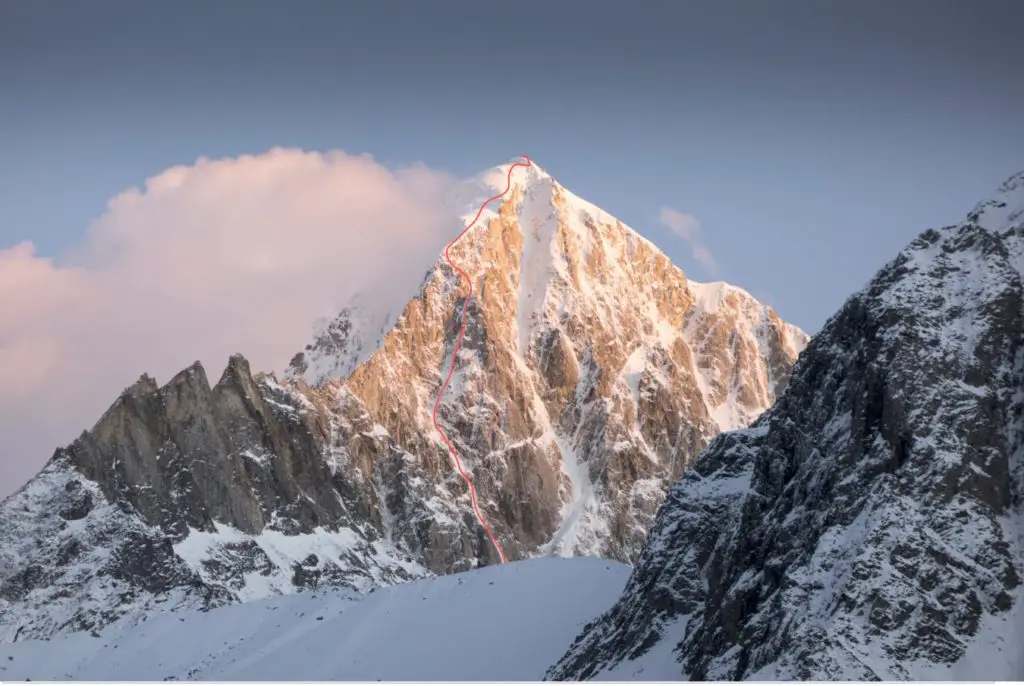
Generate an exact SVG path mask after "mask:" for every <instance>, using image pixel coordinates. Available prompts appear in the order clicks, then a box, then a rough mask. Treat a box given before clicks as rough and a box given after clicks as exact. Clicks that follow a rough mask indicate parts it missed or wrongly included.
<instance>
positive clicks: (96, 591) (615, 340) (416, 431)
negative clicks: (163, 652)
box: [0, 167, 807, 641]
mask: <svg viewBox="0 0 1024 686" xmlns="http://www.w3.org/2000/svg"><path fill="white" fill-rule="evenodd" d="M506 171H507V167H499V168H497V169H496V170H492V172H490V173H487V174H484V175H483V176H481V177H480V178H479V179H477V180H476V181H475V182H474V183H473V184H470V190H471V191H472V193H470V195H473V196H474V198H475V197H477V196H479V197H480V199H482V198H486V197H489V196H490V195H493V194H494V190H493V188H494V187H495V186H500V188H499V190H501V189H503V188H504V183H505V178H506ZM516 173H518V174H521V176H518V177H517V176H515V175H514V176H513V181H514V184H513V189H512V191H511V193H510V195H509V196H508V197H507V200H506V201H505V202H504V203H503V204H502V205H501V206H500V207H499V208H497V210H496V211H494V212H491V213H490V214H489V215H485V220H484V222H482V223H481V224H480V225H478V226H477V227H476V228H474V229H473V230H471V231H470V232H469V233H467V234H466V236H465V237H464V238H462V239H461V240H460V241H459V243H458V244H457V245H456V246H455V247H454V248H453V249H452V251H451V255H452V259H453V261H455V263H456V264H458V265H459V266H460V268H461V269H463V270H464V271H465V272H466V273H468V274H470V275H471V276H472V277H473V278H474V297H473V298H472V299H469V300H468V310H467V329H466V335H465V338H464V340H463V347H462V349H461V351H460V353H459V359H458V360H456V361H455V367H456V373H455V377H454V378H453V381H452V384H451V386H450V388H449V390H448V391H447V393H446V394H445V397H444V398H443V402H442V404H441V409H440V412H439V421H440V422H441V423H442V425H443V426H444V427H445V428H446V433H447V434H448V436H449V437H450V438H451V439H452V441H453V444H454V445H455V447H456V449H457V450H458V452H459V454H460V456H461V458H462V460H463V462H464V466H465V467H466V468H467V470H468V471H469V472H471V474H472V478H473V481H474V485H475V487H476V490H477V493H478V497H479V500H480V506H481V509H482V510H483V512H484V516H485V518H486V519H487V521H488V523H489V525H490V526H491V528H492V530H494V532H495V534H496V535H497V536H498V538H499V540H500V542H501V545H502V547H503V548H504V550H505V552H506V554H508V556H509V558H510V559H518V558H524V557H529V556H536V555H548V554H557V555H576V554H595V555H602V556H605V557H612V558H615V559H618V560H622V561H625V562H632V561H633V560H634V559H635V558H636V556H637V555H638V554H639V551H640V550H641V548H642V546H643V543H644V541H645V538H646V535H647V532H648V529H649V527H650V525H651V523H652V521H653V519H654V515H655V513H656V511H657V509H658V506H659V505H660V504H661V502H662V500H663V499H664V497H665V492H666V489H667V486H668V484H669V483H671V482H672V481H674V480H675V479H677V478H678V477H679V475H680V474H682V473H683V472H684V471H685V470H686V468H687V467H688V466H689V465H690V463H691V462H692V460H693V458H694V456H695V455H697V454H698V453H699V452H700V451H701V450H702V449H703V448H704V447H705V446H706V445H707V443H708V441H710V440H711V439H712V438H713V437H714V436H715V435H716V434H718V433H719V431H721V430H723V429H734V428H738V427H741V426H745V425H747V424H748V423H749V422H750V421H752V420H753V419H754V418H755V417H757V416H758V415H759V414H760V413H761V412H762V411H763V410H764V409H765V408H766V407H768V406H769V405H770V404H771V403H772V402H773V401H774V399H775V397H776V395H777V394H778V393H780V392H781V391H782V390H783V389H784V388H785V387H786V384H787V382H788V379H789V374H790V370H791V367H792V364H793V362H794V360H795V359H796V357H797V354H798V353H799V351H800V350H801V349H802V348H803V347H804V346H805V344H806V342H807V337H806V335H805V334H803V333H802V332H801V331H799V330H798V329H796V328H794V327H792V326H790V325H788V324H786V323H784V322H782V321H781V320H780V319H779V318H778V316H777V315H776V314H775V313H774V312H773V311H772V310H771V309H770V308H767V307H765V306H763V305H761V304H759V303H758V302H757V301H756V300H754V299H753V298H752V297H751V296H750V295H748V294H747V293H746V292H744V291H742V290H741V289H738V288H736V287H733V286H730V285H728V284H724V283H718V284H697V283H694V282H691V281H689V280H687V279H686V277H685V276H684V274H683V273H682V271H680V270H679V269H678V268H676V267H675V266H673V265H672V264H671V262H670V261H669V260H668V258H666V257H665V256H664V255H663V254H662V253H661V252H660V251H659V250H658V249H657V248H655V247H654V246H653V245H652V244H650V243H649V242H647V241H646V240H644V239H643V238H641V237H640V236H639V235H637V234H636V233H635V232H633V231H632V230H631V229H629V228H628V227H625V226H623V225H622V224H621V223H619V222H618V221H617V220H615V219H614V218H612V217H610V216H609V215H607V214H605V213H604V212H602V211H601V210H599V209H598V208H596V207H594V206H593V205H590V204H589V203H586V202H585V201H583V200H581V199H579V198H577V197H576V196H574V195H572V194H571V193H569V192H568V191H567V190H565V189H564V188H562V187H561V186H560V185H558V184H557V183H556V182H555V181H554V180H553V179H552V178H551V177H550V176H548V175H547V174H546V173H545V172H543V171H542V170H540V169H539V168H537V167H534V168H532V169H530V170H529V171H528V172H526V171H524V170H516ZM478 202H479V201H478V200H474V203H469V204H471V205H472V204H476V203H478ZM474 211H475V207H474ZM474 213H475V212H474ZM468 293H469V289H468V283H467V282H466V281H465V280H464V279H460V278H459V277H457V275H456V274H455V273H454V272H453V271H452V270H451V268H450V267H449V266H448V265H447V263H446V262H445V261H444V260H443V259H439V260H438V262H437V263H436V264H435V265H434V266H433V268H432V269H431V270H430V271H429V272H428V273H427V274H426V277H425V278H424V280H423V281H422V284H421V287H420V289H419V291H418V292H417V293H413V294H410V297H409V299H408V300H407V301H406V302H401V303H380V302H376V301H374V299H373V298H372V297H367V296H363V297H361V298H357V299H356V300H355V301H353V303H351V304H350V305H349V306H348V307H346V308H345V309H344V310H343V311H342V312H341V313H340V314H339V315H338V317H337V318H335V319H334V320H332V321H328V322H322V323H321V324H320V326H319V327H318V330H317V332H316V334H315V336H314V341H313V342H312V343H311V344H310V345H309V346H307V349H306V350H305V351H303V352H301V353H299V354H298V355H296V356H295V357H294V358H293V360H292V362H291V364H290V366H289V369H288V372H287V374H286V378H284V379H282V380H278V379H276V378H275V377H273V376H265V375H255V376H254V375H252V374H251V372H250V370H249V367H248V364H247V363H246V361H245V360H244V359H243V358H242V357H240V356H235V357H232V359H231V360H230V362H229V364H228V367H227V369H226V371H225V372H224V374H223V376H222V377H221V379H220V380H219V381H218V382H217V383H216V384H214V385H213V386H212V387H211V386H210V384H209V382H208V380H207V378H206V375H205V372H204V370H203V368H202V367H201V366H200V365H199V364H198V363H197V364H195V365H193V366H192V367H189V368H188V369H186V370H185V371H183V372H182V373H180V374H179V375H177V376H176V377H175V378H174V379H172V380H171V381H170V382H169V383H168V384H166V385H165V386H163V387H159V388H158V387H157V384H156V383H155V382H154V381H153V380H152V379H149V378H148V377H143V378H142V379H140V380H139V382H137V383H136V384H135V385H134V386H132V387H131V388H129V389H127V390H126V391H125V392H124V393H123V394H122V396H121V397H120V398H119V399H118V401H117V402H116V403H115V404H114V405H113V407H111V409H110V410H108V412H107V413H106V414H105V415H104V416H103V418H102V419H101V420H100V421H99V422H98V423H97V425H96V426H95V427H94V428H93V429H92V430H91V431H89V432H87V433H84V434H83V435H82V436H81V437H80V438H79V439H78V440H77V441H76V442H75V443H74V444H72V445H71V446H69V447H67V448H65V449H61V450H58V451H57V453H56V454H55V455H54V457H53V459H52V460H51V462H50V463H49V464H48V465H47V467H46V468H45V469H44V470H43V472H42V473H41V474H40V475H39V476H37V477H36V478H35V479H34V480H33V481H32V482H30V483H29V484H28V485H27V486H26V487H25V488H24V489H22V490H21V491H19V492H18V493H17V494H15V495H14V496H12V497H11V498H10V499H8V500H7V501H5V502H4V503H2V504H0V641H2V640H5V639H6V640H12V639H13V638H15V637H16V636H17V637H24V638H27V637H46V636H50V635H52V634H54V633H57V632H60V631H71V630H83V629H95V628H99V627H101V626H103V625H105V624H108V623H110V622H112V621H118V620H120V619H121V618H125V619H124V621H134V620H132V619H131V618H133V617H134V618H136V619H138V618H140V617H144V616H146V614H147V613H148V612H150V611H152V610H153V609H154V608H155V607H156V606H163V607H178V606H189V607H192V606H196V607H211V606H214V605H218V604H223V603H229V602H236V601H239V600H246V599H251V598H255V597H260V596H264V595H267V594H272V593H281V592H289V591H291V590H294V589H296V588H305V587H310V586H315V585H316V584H320V583H330V584H335V585H346V586H349V587H351V588H354V589H356V590H366V589H368V588H371V587H373V586H375V585H380V584H389V583H395V582H397V581H401V580H404V579H409V578H413V577H417V576H423V575H429V574H433V573H447V572H453V571H460V570H464V569H468V568H471V567H474V566H478V565H483V564H492V563H495V562H497V561H498V556H497V552H496V551H495V550H494V548H493V546H492V544H491V543H490V541H489V539H488V538H487V536H486V534H485V533H484V532H483V530H482V528H481V527H480V526H479V525H478V524H477V522H476V519H475V517H474V516H473V515H472V511H471V508H470V504H469V500H468V492H467V488H466V486H465V484H464V482H463V481H462V479H461V478H460V477H459V476H458V475H457V474H456V473H455V471H454V470H453V467H452V465H451V463H450V458H449V456H448V455H447V452H446V450H445V449H444V446H443V444H442V443H441V442H440V440H439V437H438V436H437V433H436V431H435V430H434V427H433V424H432V421H431V411H432V409H433V405H434V399H435V396H436V394H437V392H438V390H439V388H440V385H441V382H442V380H443V374H444V373H446V372H447V370H448V369H449V368H450V366H451V364H452V349H453V345H454V342H455V338H456V334H457V332H458V328H459V323H460V321H461V315H462V309H463V307H464V306H466V305H467V295H468ZM101 579H102V581H99V580H101Z"/></svg>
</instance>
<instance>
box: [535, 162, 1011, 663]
mask: <svg viewBox="0 0 1024 686" xmlns="http://www.w3.org/2000/svg"><path fill="white" fill-rule="evenodd" d="M1022 220H1024V173H1021V174H1018V175H1016V176H1014V177H1013V178H1011V179H1010V180H1008V181H1007V182H1006V183H1004V184H1003V185H1002V186H1001V187H1000V188H999V189H998V192H997V194H996V196H995V197H994V198H993V199H991V200H988V201H986V202H983V203H981V204H979V205H978V207H977V208H976V209H975V210H974V211H973V212H971V213H970V214H969V215H968V218H967V220H966V221H965V222H963V223H961V224H959V225H956V226H951V227H947V228H944V229H941V230H930V231H926V232H925V233H923V234H921V236H919V237H918V238H917V239H916V240H915V241H913V242H912V243H911V244H910V245H909V246H908V247H907V248H906V249H905V250H903V251H902V252H901V253H900V254H899V255H898V256H897V257H896V259H894V260H893V261H892V262H890V263H889V264H888V265H886V266H885V267H884V268H883V269H882V270H881V271H880V272H879V273H878V274H877V275H876V276H875V278H874V279H873V280H872V281H871V282H870V284H869V285H868V286H867V287H866V288H864V289H863V290H862V291H860V292H859V293H857V294H855V295H854V296H852V297H851V298H850V299H849V300H848V301H847V302H846V304H845V305H844V307H843V308H842V309H841V310H840V311H839V312H838V313H837V314H836V315H835V316H834V317H832V319H830V320H829V322H828V323H827V324H826V325H825V327H824V328H823V329H822V331H821V332H820V333H819V334H817V335H816V336H815V338H814V340H812V341H811V343H810V345H809V346H808V348H807V349H806V350H805V351H804V353H803V354H802V355H801V357H800V360H799V362H798V363H797V365H796V368H795V370H794V372H793V377H792V379H791V381H790V384H789V387H788V388H787V390H786V391H785V393H784V394H783V395H782V396H781V397H780V399H779V400H778V401H777V403H776V404H775V405H774V406H773V407H772V408H771V409H770V410H769V411H767V412H766V413H764V414H763V415H762V416H761V417H760V418H759V419H758V420H757V421H756V422H755V423H754V425H753V426H751V427H750V428H747V429H745V430H740V431H735V432H731V433H725V434H721V435H719V436H718V437H717V438H716V439H715V440H714V441H713V442H712V443H711V445H710V446H709V447H708V449H707V450H706V451H705V453H704V454H703V455H701V457H700V459H699V460H697V462H696V464H695V465H694V466H693V467H692V468H691V469H690V470H689V471H688V472H687V473H686V474H685V475H684V476H683V477H682V479H681V480H680V481H679V482H678V483H676V484H675V485H674V486H673V487H672V489H671V492H670V494H669V496H668V498H667V500H666V502H665V504H664V506H663V507H662V509H661V511H660V512H659V514H658V518H657V521H656V523H655V525H654V527H653V529H652V530H651V533H650V537H649V540H648V543H647V547H646V549H645V550H644V552H643V554H642V555H641V557H640V559H639V561H638V563H637V565H636V567H635V569H634V571H633V574H632V576H631V578H630V581H629V583H628V585H627V588H626V590H625V591H624V593H623V595H622V596H621V598H620V599H619V600H618V601H617V602H616V604H615V605H614V607H613V608H611V609H610V610H609V611H608V612H607V613H606V614H604V615H603V616H602V617H600V618H599V619H597V620H595V621H594V622H592V623H591V624H590V625H588V627H587V628H586V629H585V630H584V632H583V633H582V634H581V635H580V636H579V637H578V638H577V640H576V641H575V643H574V644H573V646H572V647H571V648H570V650H569V651H568V653H567V654H566V655H565V656H564V657H563V658H562V659H561V660H560V661H559V662H558V663H557V664H556V665H555V666H554V667H553V668H552V669H551V670H550V672H549V674H548V677H549V678H552V679H578V678H620V679H666V678H676V679H678V678H689V679H731V680H739V679H747V678H752V679H759V680H765V679H767V680H775V679H816V680H824V679H884V680H892V679H908V678H912V679H968V680H976V681H988V680H1022V679H1024V650H1022V649H1021V636H1022V635H1024V603H1022V598H1021V581H1022V579H1024V275H1022V272H1024V221H1022Z"/></svg>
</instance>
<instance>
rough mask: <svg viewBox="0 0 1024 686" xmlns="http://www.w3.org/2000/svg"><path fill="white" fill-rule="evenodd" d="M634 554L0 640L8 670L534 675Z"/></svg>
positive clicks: (621, 577) (1, 671)
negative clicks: (93, 631)
mask: <svg viewBox="0 0 1024 686" xmlns="http://www.w3.org/2000/svg"><path fill="white" fill-rule="evenodd" d="M628 576H629V568H628V567H626V566H625V565H622V564H619V563H617V562H610V561H605V560H599V559H597V558H570V559H560V558H538V559H533V560H528V561H524V562H514V563H510V564H507V565H502V566H498V567H486V568H483V569H479V570H475V571H471V572H466V573H463V574H454V575H450V576H446V577H441V578H437V579H430V580H420V581H414V582H410V583H405V584H399V585H397V586H393V587H391V588H387V589H384V590H381V591H377V592H375V593H373V594H369V595H365V596H359V595H356V594H354V593H353V592H352V591H345V590H341V589H336V588H335V589H329V590H321V591H319V592H305V593H299V594H294V595H289V596H279V597H276V598H270V599H264V600H260V601H255V602H251V603H242V604H240V605H232V606H229V607H223V608H219V609H216V610H212V611H209V612H205V613H202V612H189V613H182V614H167V615H164V616H161V617H157V618H155V619H151V620H149V621H147V622H145V623H144V624H142V625H141V626H127V625H125V626H121V625H113V626H110V627H108V628H107V629H106V630H105V631H103V632H102V633H101V634H100V637H99V638H94V637H92V636H89V635H87V634H74V635H70V636H65V637H62V638H59V639H54V640H52V641H26V642H21V643H13V644H6V645H3V646H2V647H0V680H2V681H8V680H19V681H21V680H24V679H32V680H33V681H38V680H47V679H87V680H133V681H147V680H162V679H167V678H169V677H173V678H177V679H188V678H191V679H210V680H230V681H257V680H263V681H267V680H288V681H292V680H300V681H301V680H374V679H384V680H445V681H452V680H477V681H481V680H520V681H525V680H538V679H540V678H541V677H542V676H543V675H544V670H545V669H547V667H548V666H550V665H551V664H552V663H553V662H554V661H555V660H556V659H558V657H559V655H561V653H562V652H563V651H564V650H565V646H566V645H568V644H569V642H570V641H571V640H572V638H573V637H574V636H575V635H576V634H578V633H579V632H580V630H581V629H582V627H583V625H584V624H585V623H586V622H587V621H588V620H590V619H593V618H594V617H595V616H596V615H597V614H598V613H599V612H601V611H603V610H605V609H606V608H608V607H609V606H610V605H611V604H612V602H614V600H615V598H616V596H618V594H619V593H620V592H621V591H622V588H623V586H624V585H625V583H626V579H627V577H628Z"/></svg>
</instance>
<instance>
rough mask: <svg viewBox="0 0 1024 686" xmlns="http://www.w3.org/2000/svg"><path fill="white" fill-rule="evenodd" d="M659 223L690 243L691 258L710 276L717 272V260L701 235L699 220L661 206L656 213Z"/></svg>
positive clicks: (690, 215)
mask: <svg viewBox="0 0 1024 686" xmlns="http://www.w3.org/2000/svg"><path fill="white" fill-rule="evenodd" d="M658 219H659V221H660V222H661V225H662V226H664V227H665V228H666V229H668V230H669V231H671V232H672V233H673V234H675V235H676V236H677V237H678V238H682V239H683V240H684V241H686V242H687V243H689V244H690V251H691V254H692V256H693V259H695V260H697V261H698V262H700V263H701V264H702V265H703V266H704V268H705V269H707V270H708V273H709V274H711V275H712V276H715V275H717V274H718V262H717V261H716V260H715V256H714V255H712V254H711V250H710V249H709V248H708V246H707V245H705V244H704V239H703V238H702V237H701V231H700V222H698V221H697V218H696V217H694V216H693V215H692V214H686V213H685V212H680V211H679V210H676V209H673V208H671V207H662V208H661V212H660V213H659V215H658Z"/></svg>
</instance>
